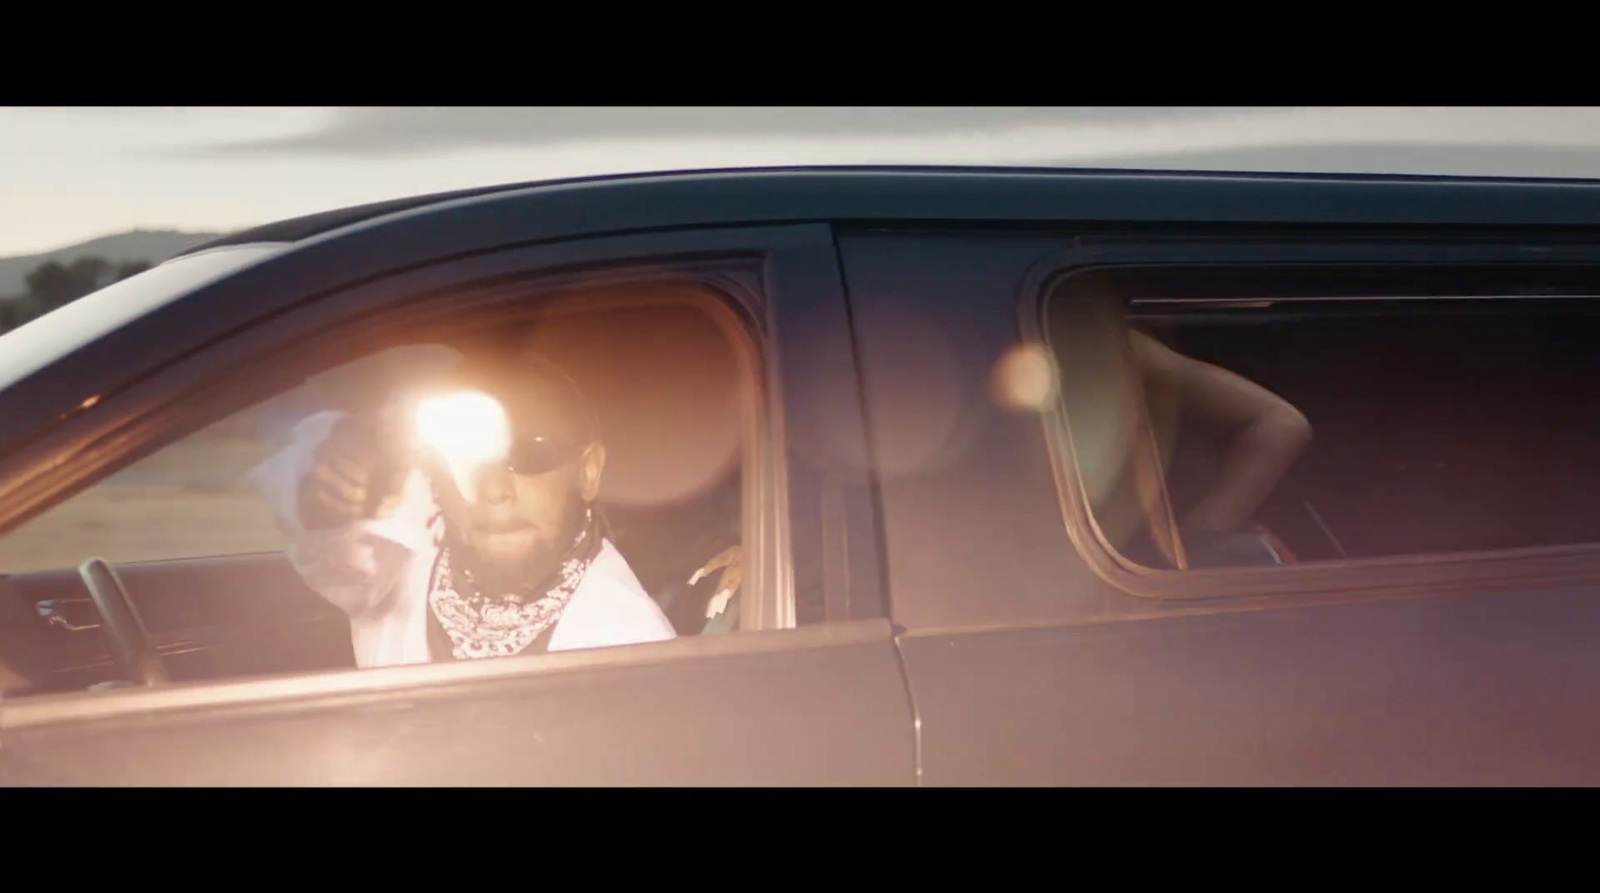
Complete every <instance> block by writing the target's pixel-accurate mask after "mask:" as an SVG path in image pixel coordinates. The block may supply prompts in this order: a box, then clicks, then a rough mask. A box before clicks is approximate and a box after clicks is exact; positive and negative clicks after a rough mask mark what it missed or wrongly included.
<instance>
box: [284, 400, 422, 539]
mask: <svg viewBox="0 0 1600 893" xmlns="http://www.w3.org/2000/svg"><path fill="white" fill-rule="evenodd" d="M402 425H403V419H402V418H401V417H400V415H399V413H398V411H397V409H395V408H386V409H384V410H382V411H379V412H375V413H366V414H360V413H358V414H354V415H349V416H346V417H345V418H342V419H340V420H339V423H338V424H337V425H335V426H334V428H333V431H331V432H330V433H329V434H328V437H327V439H326V440H324V441H323V442H322V443H321V444H320V445H319V446H318V447H317V457H316V464H315V465H313V466H312V468H311V473H310V474H309V475H307V476H306V479H305V481H304V482H303V483H302V484H301V488H300V518H301V522H302V524H303V525H304V526H305V527H306V528H308V529H312V530H319V529H325V528H329V527H338V526H340V525H343V524H348V523H350V522H352V521H358V520H363V519H369V518H381V517H383V516H385V515H387V514H388V513H389V512H391V511H392V510H393V509H394V507H395V505H396V504H397V503H398V501H399V498H400V495H401V492H402V490H403V488H404V486H405V482H406V479H407V478H408V477H409V476H410V474H411V470H412V468H413V467H415V465H416V460H417V456H416V449H415V448H414V447H413V446H412V445H411V438H410V437H409V436H408V432H406V431H405V430H404V428H403V427H402Z"/></svg>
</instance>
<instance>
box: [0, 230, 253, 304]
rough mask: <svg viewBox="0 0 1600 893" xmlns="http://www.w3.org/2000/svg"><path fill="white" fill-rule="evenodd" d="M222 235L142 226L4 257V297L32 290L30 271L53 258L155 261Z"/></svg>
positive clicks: (0, 292) (0, 275) (0, 273)
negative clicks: (75, 242) (39, 252)
mask: <svg viewBox="0 0 1600 893" xmlns="http://www.w3.org/2000/svg"><path fill="white" fill-rule="evenodd" d="M220 235H222V234H221V233H185V232H178V231H176V230H143V229H138V230H134V231H132V232H126V233H119V234H118V235H114V236H102V237H101V238H98V239H91V240H89V241H87V242H82V243H80V244H77V245H69V246H67V247H65V248H57V249H56V250H54V251H46V252H43V253H41V254H24V255H20V256H17V257H0V298H14V297H19V296H21V295H22V294H23V293H24V292H26V291H27V290H28V284H27V275H28V274H29V273H31V272H33V270H34V268H35V267H37V266H39V265H40V264H43V263H47V262H49V261H57V262H59V263H62V264H69V263H71V262H72V261H73V260H76V259H77V258H80V257H85V256H89V255H94V256H97V257H103V258H105V259H106V260H108V261H111V263H113V264H119V263H124V262H127V261H140V260H145V261H149V262H150V263H151V264H152V265H154V264H158V263H160V262H162V261H164V260H166V259H167V258H169V257H172V256H173V255H175V254H180V253H182V252H184V251H187V250H189V249H190V248H193V247H194V246H196V245H199V244H201V243H203V242H209V241H211V240H212V239H215V238H217V237H218V236H220Z"/></svg>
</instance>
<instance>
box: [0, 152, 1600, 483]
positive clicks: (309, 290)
mask: <svg viewBox="0 0 1600 893" xmlns="http://www.w3.org/2000/svg"><path fill="white" fill-rule="evenodd" d="M1597 199H1600V182H1596V181H1585V180H1531V179H1522V180H1518V179H1503V178H1502V179H1468V178H1453V177H1416V176H1374V175H1335V174H1269V173H1259V174H1248V173H1206V172H1174V171H1132V170H1116V171H1106V170H1098V171H1095V170H1062V169H1035V168H971V167H967V168H950V167H830V168H824V167H805V168H759V169H738V170H700V171H675V172H663V173H648V174H629V175H618V176H606V177H586V178H579V179H570V180H554V181H545V182H538V183H531V184H529V183H522V184H509V185H505V186H497V187H488V188H481V189H469V190H460V191H456V192H447V193H439V194H434V195H425V196H418V197H414V198H407V199H399V200H395V201H390V202H379V203H375V204H369V205H362V206H358V207H354V208H346V209H342V210H338V211H330V212H326V213H322V214H314V215H309V216H306V217H299V218H295V219H292V220H286V221H281V222H278V223H274V224H269V225H267V226H264V227H256V228H253V229H250V230H245V231H242V232H239V233H235V234H233V235H230V236H227V237H225V238H222V239H218V240H215V241H213V242H211V243H208V244H206V245H203V246H198V247H196V248H195V249H194V250H193V251H190V252H186V253H185V254H184V255H181V256H179V257H178V258H175V259H174V260H172V261H169V262H168V264H174V265H178V264H185V263H188V262H190V261H191V260H193V259H194V258H196V257H201V256H204V255H206V254H210V253H215V252H219V251H224V252H225V251H226V250H227V249H229V248H239V247H242V246H262V245H263V244H265V245H267V246H270V247H271V249H272V250H262V251H259V252H254V253H251V252H246V253H245V254H244V255H241V257H248V258H249V260H248V262H243V261H241V262H240V263H238V264H237V265H236V266H235V267H234V268H232V269H230V270H228V271H227V273H226V274H225V275H221V276H220V278H211V279H207V280H206V281H204V282H202V283H200V284H191V285H190V286H187V287H185V290H182V291H181V293H180V292H175V293H174V294H172V295H171V296H170V298H169V299H166V300H157V299H147V300H145V301H143V302H142V303H141V315H138V316H136V317H134V318H130V319H126V320H124V321H121V323H120V325H119V326H118V327H116V328H114V329H111V330H105V327H104V326H103V325H95V324H93V323H92V321H93V320H95V319H96V318H97V313H96V312H95V310H96V308H97V307H103V309H105V310H106V311H108V312H109V311H110V310H111V308H112V306H113V302H114V301H115V300H116V296H115V295H108V294H107V292H108V291H110V290H109V289H107V290H102V291H101V292H98V293H96V294H93V295H89V296H87V297H85V298H81V299H79V301H78V302H75V304H79V305H82V306H81V307H80V308H79V310H78V312H76V313H74V314H66V315H62V312H61V311H58V312H57V313H51V314H47V315H46V316H45V317H43V318H41V319H39V320H35V321H33V322H32V323H29V324H28V325H27V326H23V327H21V328H19V329H17V330H15V331H13V332H11V333H9V334H7V335H3V336H0V382H5V381H12V382H13V384H11V385H10V386H9V387H6V388H5V389H4V390H3V391H0V416H3V417H6V418H7V420H8V424H7V425H6V426H0V452H3V451H6V450H8V449H10V448H12V447H14V446H15V445H16V444H17V443H18V441H19V440H21V439H26V438H27V437H28V436H30V435H31V434H33V433H35V432H37V431H38V430H40V429H41V428H43V427H45V426H46V425H47V424H48V423H49V422H50V421H51V420H52V419H60V418H63V417H65V415H66V414H68V413H70V412H72V411H74V409H75V408H76V407H79V406H84V405H89V404H91V403H92V402H93V401H95V400H98V399H100V398H101V397H103V396H104V395H105V394H107V393H108V392H110V391H114V390H116V389H117V388H118V387H120V386H123V385H126V384H129V383H131V382H132V381H134V380H137V379H139V378H142V377H143V376H145V375H147V374H149V373H151V372H153V371H154V370H155V369H157V368H160V367H161V366H164V365H166V364H168V363H170V362H172V361H174V360H176V359H178V358H179V357H181V356H182V355H184V354H186V353H188V352H190V351H192V350H193V349H195V348H196V347H197V346H198V345H201V344H204V343H207V342H209V341H211V340H214V339H215V338H217V337H221V336H222V335H224V334H225V333H227V332H229V331H236V330H238V329H239V328H241V327H244V326H248V325H250V324H251V323H252V322H253V321H254V320H257V319H259V318H262V317H264V316H267V315H270V314H273V313H277V312H280V311H282V310H284V309H287V308H288V307H289V306H291V305H292V304H295V303H297V302H300V301H303V300H304V299H305V298H307V297H308V296H309V295H312V294H317V293H325V292H327V291H330V290H337V289H339V288H343V287H347V286H349V285H352V284H355V283H358V282H366V281H372V280H374V279H376V278H379V277H382V276H384V275H387V274H391V273H394V272H396V271H399V270H402V269H407V268H414V267H417V266H419V265H425V264H428V263H431V262H435V261H439V260H443V259H446V258H460V257H465V256H470V255H472V254H475V253H480V252H485V251H491V250H495V249H498V248H503V247H508V246H512V245H531V244H536V243H540V242H550V241H557V240H564V239H572V238H581V237H589V236H598V235H602V234H618V233H628V232H644V231H652V230H657V231H659V230H668V229H679V228H692V227H710V226H743V225H780V224H793V223H802V222H816V221H827V222H837V223H841V224H874V225H896V226H903V225H941V224H952V223H973V222H977V223H982V222H986V221H987V222H994V223H1010V224H1035V225H1040V226H1047V225H1048V226H1056V225H1077V224H1085V223H1095V224H1099V223H1113V224H1115V223H1135V224H1152V223H1155V224H1178V225H1184V224H1196V225H1211V224H1229V223H1232V224H1288V225H1325V224H1352V225H1353V224H1363V225H1369V226H1370V225H1394V226H1404V225H1416V224H1429V225H1443V226H1456V227H1469V226H1470V227H1475V228H1476V229H1477V230H1479V231H1481V230H1483V229H1485V228H1492V227H1495V226H1513V225H1520V226H1539V227H1567V228H1574V227H1600V201H1597ZM163 266H165V265H163ZM160 269H161V268H160V267H158V268H157V270H160ZM155 273H156V271H151V272H150V273H146V274H141V275H143V276H150V275H152V274H155ZM138 278H139V277H134V279H138ZM172 278H173V279H174V280H182V279H183V278H184V277H181V276H176V277H172ZM127 281H129V282H131V281H133V280H127ZM113 288H115V287H113ZM74 324H81V325H82V328H81V329H80V330H78V331H72V330H70V326H71V325H74ZM30 329H31V330H33V335H44V334H46V332H47V330H49V333H50V334H52V335H55V336H56V337H54V338H53V339H52V343H53V345H54V346H53V347H52V348H51V349H50V351H49V355H48V356H40V355H39V354H40V351H38V350H34V351H9V352H8V350H7V347H8V345H7V344H6V342H7V341H8V340H13V341H14V343H15V344H17V345H21V344H22V343H24V342H23V340H21V338H19V336H21V337H22V338H27V337H32V335H30V334H29V330H30ZM57 330H59V331H57ZM8 353H19V354H20V353H28V354H29V356H30V360H29V362H30V364H31V365H29V366H28V367H26V368H18V369H14V370H10V371H11V372H12V373H14V374H10V375H8V369H7V357H8Z"/></svg>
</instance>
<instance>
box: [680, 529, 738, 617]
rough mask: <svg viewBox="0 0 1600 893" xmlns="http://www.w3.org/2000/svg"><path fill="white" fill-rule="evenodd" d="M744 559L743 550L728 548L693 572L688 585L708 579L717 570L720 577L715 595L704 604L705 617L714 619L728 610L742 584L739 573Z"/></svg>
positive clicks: (734, 547) (733, 547) (735, 547)
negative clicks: (729, 603)
mask: <svg viewBox="0 0 1600 893" xmlns="http://www.w3.org/2000/svg"><path fill="white" fill-rule="evenodd" d="M743 557H744V550H743V549H742V548H740V547H739V546H729V547H728V548H726V549H723V550H722V551H721V552H718V553H717V555H716V557H714V558H712V559H711V560H710V561H708V562H706V563H705V566H704V567H701V568H700V569H699V570H697V571H695V572H694V576H692V577H690V578H689V585H690V586H693V585H694V584H696V583H698V582H700V580H701V578H703V577H709V576H711V574H713V573H715V572H716V571H718V570H721V571H722V576H721V577H719V578H718V579H717V594H716V595H713V596H712V597H711V601H710V602H709V603H707V604H706V617H707V618H711V617H715V616H717V615H718V614H721V613H722V612H723V611H725V610H727V608H728V601H729V599H731V598H733V596H734V593H736V592H738V591H739V584H740V583H741V582H742V580H741V573H740V560H741V559H742V558H743Z"/></svg>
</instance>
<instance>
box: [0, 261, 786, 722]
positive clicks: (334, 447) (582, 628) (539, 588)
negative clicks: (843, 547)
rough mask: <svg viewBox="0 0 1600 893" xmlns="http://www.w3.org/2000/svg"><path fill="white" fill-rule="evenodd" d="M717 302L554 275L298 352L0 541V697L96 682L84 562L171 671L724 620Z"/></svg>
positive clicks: (207, 671) (438, 655) (672, 629)
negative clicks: (472, 310)
mask: <svg viewBox="0 0 1600 893" xmlns="http://www.w3.org/2000/svg"><path fill="white" fill-rule="evenodd" d="M720 306H721V304H720V303H719V298H718V297H717V296H715V295H714V294H712V293H711V292H710V291H709V290H707V289H702V288H698V287H693V288H689V287H683V286H673V287H670V288H667V289H665V290H664V291H663V292H662V293H661V295H660V296H659V298H657V296H655V295H653V294H652V293H651V292H650V291H649V290H648V289H633V290H631V291H629V293H628V294H626V295H619V294H614V293H611V292H607V293H605V294H585V293H582V292H578V293H573V294H566V295H563V296H561V297H560V298H558V299H552V300H549V301H546V302H544V303H541V304H539V305H538V306H537V307H536V308H530V309H528V310H527V311H526V313H525V314H524V315H522V316H519V317H517V318H514V319H509V320H497V321H496V322H495V324H494V325H493V326H489V327H479V328H469V329H460V328H459V326H457V327H453V328H450V329H449V330H448V331H447V332H442V333H441V337H439V338H437V339H435V340H429V339H428V338H426V337H422V338H409V339H408V340H407V343H404V344H400V345H393V346H391V347H388V348H386V349H384V350H381V351H375V352H372V353H369V354H367V355H364V356H361V357H360V358H358V359H356V360H354V361H352V362H348V363H346V364H344V365H341V366H338V367H336V368H332V369H326V370H319V371H318V372H316V374H313V375H310V376H309V377H307V378H305V379H303V380H302V382H301V383H300V384H299V385H298V386H296V387H293V388H292V389H289V390H287V391H284V392H282V393H279V394H277V395H276V396H273V397H272V398H270V399H268V400H265V401H262V402H258V403H255V404H253V405H250V406H248V407H245V408H242V409H239V410H237V411H236V412H234V413H233V414H232V415H230V416H228V417H227V418H225V419H222V420H221V421H218V422H215V423H213V424H211V425H209V426H207V427H205V428H203V429H201V430H199V431H195V432H193V433H190V434H188V435H187V436H183V437H181V438H178V439H176V440H174V441H172V442H170V443H168V444H167V445H165V446H164V447H162V448H160V449H158V450H156V451H154V452H153V453H150V454H149V455H147V456H145V457H144V458H142V459H140V460H139V461H137V462H134V463H132V464H129V465H127V466H125V467H123V468H121V469H120V470H118V471H116V472H115V473H113V474H111V475H109V476H107V477H105V478H103V479H102V480H100V481H99V482H98V483H96V484H94V485H92V486H90V487H88V488H87V489H85V490H82V491H81V492H79V493H78V494H77V495H75V496H73V497H71V498H70V499H68V500H66V501H64V502H62V503H60V504H58V505H56V506H55V507H54V508H53V509H51V510H49V511H46V512H44V513H42V514H40V515H38V516H36V517H34V518H33V519H31V520H30V521H29V522H28V523H26V524H24V525H22V526H20V527H18V528H16V529H15V530H13V531H11V532H10V533H8V534H6V535H5V536H3V537H0V574H3V576H0V598H4V599H5V600H6V601H8V602H10V603H11V604H10V605H9V609H10V615H8V619H7V623H8V625H9V627H10V628H9V629H8V630H7V633H8V635H7V637H6V639H5V643H6V647H7V651H8V654H6V655H5V658H6V659H5V660H0V664H5V665H7V666H8V672H9V673H10V677H9V678H11V679H12V680H13V681H12V682H11V683H8V687H9V688H11V689H12V691H11V692H9V693H11V694H16V693H21V692H25V691H26V692H45V691H59V690H73V689H77V688H82V687H84V685H85V684H86V683H87V684H93V683H95V682H101V681H106V680H108V679H112V678H114V677H115V668H114V667H112V666H111V665H110V663H109V659H108V657H107V655H106V652H105V649H104V647H103V643H101V647H99V648H93V647H87V646H85V645H84V644H83V643H84V642H85V641H90V642H92V641H93V638H92V636H91V638H89V639H86V638H85V636H84V631H85V630H90V629H94V628H97V627H98V621H99V619H100V618H98V617H97V616H96V614H95V612H94V610H93V608H92V606H91V605H89V604H88V602H87V600H86V598H85V590H84V587H83V583H82V581H81V580H79V579H78V575H77V569H78V568H79V566H80V564H82V563H83V562H84V561H86V560H87V559H89V558H91V557H94V558H102V559H105V560H106V561H108V562H109V563H111V564H112V566H113V567H114V568H116V570H117V572H118V574H119V576H120V577H121V578H122V580H123V581H124V583H125V586H126V589H127V591H128V594H129V597H130V599H131V600H132V601H134V602H135V604H136V605H137V606H138V608H139V611H140V613H141V615H142V617H143V620H144V622H145V625H146V626H147V627H149V632H150V636H151V638H152V639H153V640H155V645H156V646H157V647H158V649H160V650H162V651H163V653H164V654H165V655H166V657H165V658H164V660H165V661H166V662H167V663H168V664H170V665H171V666H170V667H169V669H171V670H172V675H173V676H174V678H190V679H194V678H201V679H205V678H217V677H225V676H229V675H237V674H240V673H262V672H288V671H300V670H310V669H329V668H335V667H339V666H349V665H352V664H353V665H356V666H362V667H367V666H390V665H395V664H403V663H416V662H425V661H427V660H430V659H435V660H440V659H443V660H459V659H470V658H478V657H492V656H500V655H510V654H525V653H533V652H538V651H543V650H551V651H555V650H570V649H575V648H585V647H601V646H608V645H621V644H630V643H636V642H647V641H659V640H662V639H667V638H673V637H679V636H693V635H708V634H709V635H715V634H721V633H728V632H733V631H736V630H738V629H739V628H740V624H739V617H740V605H741V600H742V599H743V598H745V597H747V596H746V595H745V593H744V588H745V587H744V586H743V579H744V578H743V575H742V570H743V568H742V564H741V559H742V550H741V544H742V543H743V538H744V532H745V530H746V527H747V525H748V524H749V523H750V522H751V521H752V520H753V519H751V518H747V517H746V515H745V506H746V505H747V504H750V501H749V500H747V499H746V492H745V487H746V482H747V480H748V481H752V482H753V481H755V480H757V478H758V476H752V475H749V474H748V473H747V470H746V463H747V461H748V459H747V457H748V455H749V452H748V451H749V448H750V447H751V445H752V442H753V441H752V435H751V434H750V432H751V431H753V430H758V429H757V428H756V427H753V426H754V425H755V419H756V418H757V416H758V414H759V401H760V398H759V394H760V387H759V384H758V382H757V381H756V374H757V369H756V368H755V367H754V366H753V365H752V363H751V362H750V361H749V359H750V356H751V355H752V352H751V349H750V344H751V342H750V341H748V339H747V336H745V335H744V334H743V333H742V331H740V330H739V326H738V324H737V323H731V322H730V320H731V314H728V313H727V312H726V311H718V310H717V309H716V308H718V307H720ZM468 397H475V398H483V399H484V400H487V401H488V404H493V405H492V407H491V408H490V409H488V410H484V411H483V412H480V411H479V409H481V406H480V403H481V401H480V403H474V402H473V401H472V400H470V399H467V398H468ZM488 404H484V405H488ZM430 413H431V414H430ZM485 413H487V414H485ZM486 444H488V446H486ZM493 444H499V446H494V445H493ZM491 453H492V455H490V454H491ZM367 459H371V461H370V462H367V461H366V460H367ZM363 463H365V464H363ZM356 491H360V492H359V493H358V492H356ZM757 504H762V503H760V502H758V503H757ZM341 513H342V514H341ZM18 605H22V606H24V608H25V610H22V611H21V612H20V613H21V614H32V615H36V616H29V617H26V618H24V619H20V620H19V619H18V617H17V616H15V615H17V614H18V613H19V612H18V611H17V610H16V609H17V606H18ZM407 605H409V607H407ZM408 612H409V613H408ZM408 618H409V619H408ZM19 624H20V626H19ZM19 629H25V632H19ZM69 634H71V635H69ZM264 640H271V644H270V645H266V644H264ZM241 642H247V643H248V644H245V645H241V644H240V643H241ZM86 648H87V650H85V649H86ZM274 654H276V656H274ZM86 660H87V661H88V662H89V663H90V665H91V669H88V670H85V668H84V664H85V661H86ZM91 677H95V678H92V679H91ZM19 679H20V680H23V681H21V682H18V681H16V680H19Z"/></svg>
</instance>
